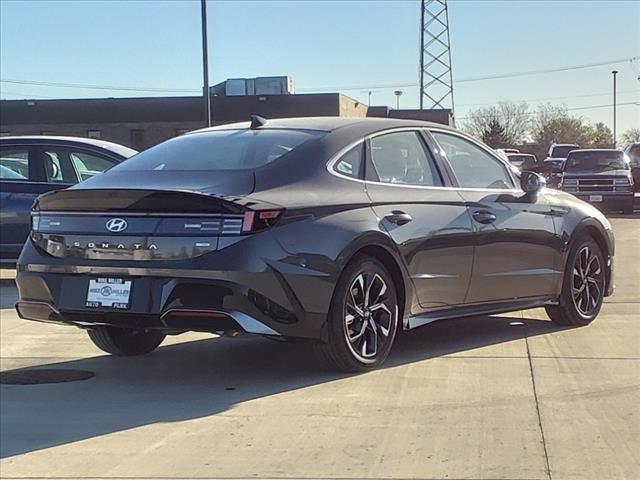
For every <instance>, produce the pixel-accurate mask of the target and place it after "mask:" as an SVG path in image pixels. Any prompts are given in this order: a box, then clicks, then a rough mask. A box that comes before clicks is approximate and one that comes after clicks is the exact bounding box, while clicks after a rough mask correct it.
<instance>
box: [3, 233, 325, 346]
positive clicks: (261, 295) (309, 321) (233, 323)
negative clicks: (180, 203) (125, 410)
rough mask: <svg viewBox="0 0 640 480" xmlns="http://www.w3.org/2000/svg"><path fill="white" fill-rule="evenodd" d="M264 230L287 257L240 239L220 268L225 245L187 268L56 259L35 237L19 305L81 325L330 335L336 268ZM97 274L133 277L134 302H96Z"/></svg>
mask: <svg viewBox="0 0 640 480" xmlns="http://www.w3.org/2000/svg"><path fill="white" fill-rule="evenodd" d="M260 237H263V238H262V240H261V241H262V242H267V243H268V242H273V244H271V245H262V247H263V249H262V251H261V252H262V253H267V252H269V253H271V254H272V256H276V257H278V255H273V254H274V252H279V253H282V257H281V258H277V259H274V260H266V259H263V258H261V257H260V256H259V255H251V254H250V252H249V250H247V249H248V248H251V247H250V245H242V247H245V248H242V247H241V246H240V244H238V245H237V248H238V249H240V250H239V251H234V247H233V246H231V247H229V248H230V250H229V251H226V252H224V260H225V265H224V270H220V269H216V268H215V265H218V267H219V266H220V264H221V262H222V259H221V258H219V256H221V255H223V253H222V252H216V253H213V254H211V255H209V256H207V257H208V258H204V257H203V258H201V259H200V260H199V261H198V262H195V261H194V262H186V263H185V262H180V263H179V265H180V267H181V268H166V267H167V264H168V262H164V263H163V264H162V265H154V266H149V265H147V264H144V263H143V262H140V263H133V262H132V263H131V264H129V265H126V266H123V264H122V262H108V263H106V262H88V261H85V262H75V264H74V263H73V262H71V261H70V259H54V258H52V257H50V256H49V255H47V254H46V253H44V252H42V251H41V250H40V249H38V248H37V247H35V246H34V245H33V243H32V242H27V245H26V246H25V249H24V251H23V253H22V256H21V258H20V261H19V263H18V268H17V273H16V283H17V285H18V290H19V293H20V299H19V302H18V304H17V310H18V313H19V315H20V316H21V317H22V318H24V319H29V320H36V321H43V322H53V323H60V324H68V325H75V326H78V327H81V328H92V327H95V326H102V325H109V326H114V327H122V328H137V329H154V330H161V331H165V332H166V333H180V332H186V331H199V332H225V333H252V334H260V335H270V336H281V337H294V338H313V339H321V338H323V330H324V324H325V322H326V318H327V310H328V306H329V304H330V298H331V295H332V294H333V288H334V281H333V280H332V279H333V276H332V275H329V274H328V273H326V272H320V271H317V270H312V269H309V268H305V267H303V266H300V265H295V264H292V263H291V262H292V260H291V259H288V258H287V257H288V255H287V254H286V253H285V252H284V251H282V250H281V249H279V247H278V246H277V243H276V242H275V241H273V240H272V239H271V240H270V238H271V237H270V235H260ZM240 243H250V242H240ZM83 263H84V264H83ZM109 265H111V266H109ZM185 267H192V268H185ZM196 267H197V268H196ZM95 278H119V279H123V280H131V281H132V284H131V294H130V302H129V306H128V308H127V309H126V310H116V309H112V308H100V307H99V308H93V307H88V306H87V292H88V288H89V281H90V280H91V279H95Z"/></svg>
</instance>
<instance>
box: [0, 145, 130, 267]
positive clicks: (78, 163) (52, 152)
mask: <svg viewBox="0 0 640 480" xmlns="http://www.w3.org/2000/svg"><path fill="white" fill-rule="evenodd" d="M134 153H137V152H136V151H135V150H132V149H130V148H127V147H124V146H122V145H118V144H115V143H111V142H105V141H102V140H95V139H89V138H76V137H53V136H21V137H2V138H0V266H5V267H13V266H14V265H15V262H16V260H17V258H18V255H19V254H20V250H21V249H22V245H24V242H25V241H26V240H27V238H28V237H29V229H30V228H31V218H30V211H31V205H32V204H33V201H34V200H35V199H36V197H37V196H38V195H40V194H42V193H45V192H49V191H52V190H61V189H63V188H67V187H70V186H71V185H75V184H76V183H78V182H82V181H84V180H87V179H89V178H92V177H93V176H95V175H97V174H98V173H101V172H104V171H106V170H108V169H110V168H111V167H113V166H114V165H117V164H118V163H120V162H121V161H123V160H124V159H126V158H129V157H130V156H132V155H133V154H134Z"/></svg>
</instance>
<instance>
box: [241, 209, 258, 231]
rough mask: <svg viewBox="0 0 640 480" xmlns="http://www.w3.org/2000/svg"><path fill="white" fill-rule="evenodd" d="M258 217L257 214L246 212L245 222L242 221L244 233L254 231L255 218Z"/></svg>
mask: <svg viewBox="0 0 640 480" xmlns="http://www.w3.org/2000/svg"><path fill="white" fill-rule="evenodd" d="M255 216H256V212H245V214H244V220H243V221H242V231H243V232H250V231H251V230H253V218H254V217H255Z"/></svg>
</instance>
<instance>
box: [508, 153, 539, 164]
mask: <svg viewBox="0 0 640 480" xmlns="http://www.w3.org/2000/svg"><path fill="white" fill-rule="evenodd" d="M507 157H508V158H509V162H511V163H512V164H513V165H515V166H516V167H519V166H521V165H522V164H527V165H533V164H535V163H536V157H534V156H533V155H517V154H509V155H507Z"/></svg>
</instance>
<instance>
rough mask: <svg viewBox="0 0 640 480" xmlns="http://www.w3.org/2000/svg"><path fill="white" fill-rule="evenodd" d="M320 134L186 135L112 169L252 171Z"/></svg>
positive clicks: (231, 132) (220, 132)
mask: <svg viewBox="0 0 640 480" xmlns="http://www.w3.org/2000/svg"><path fill="white" fill-rule="evenodd" d="M320 133H321V132H317V131H308V130H278V129H264V130H248V129H243V130H213V131H208V132H202V133H195V134H189V135H183V136H180V137H177V138H174V139H173V140H169V141H167V142H164V143H161V144H159V145H157V146H155V147H153V148H150V149H148V150H145V151H144V152H141V153H139V154H137V155H134V156H133V157H131V158H130V159H128V160H126V161H124V162H122V163H121V164H120V165H118V166H116V167H114V168H113V170H114V171H115V170H136V171H149V170H171V171H182V170H203V171H212V170H253V169H256V168H258V167H261V166H263V165H266V164H268V163H270V162H273V161H274V160H276V159H277V158H280V157H281V156H283V155H285V154H287V153H289V152H290V151H292V150H293V149H294V148H296V147H298V146H299V145H301V144H302V143H304V142H306V141H307V140H309V139H311V138H315V137H317V136H318V135H320Z"/></svg>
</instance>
